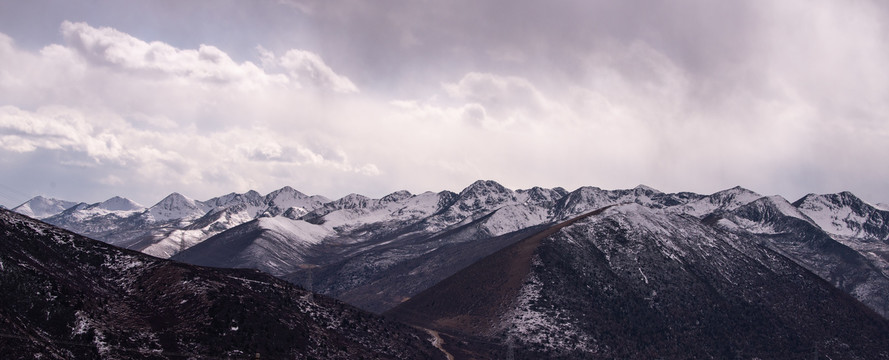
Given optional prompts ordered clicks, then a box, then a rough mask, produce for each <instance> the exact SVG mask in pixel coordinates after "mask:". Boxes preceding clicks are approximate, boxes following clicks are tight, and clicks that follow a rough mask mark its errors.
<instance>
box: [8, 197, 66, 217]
mask: <svg viewBox="0 0 889 360" xmlns="http://www.w3.org/2000/svg"><path fill="white" fill-rule="evenodd" d="M74 205H77V203H76V202H73V201H66V200H59V199H54V198H45V197H43V196H36V197H34V198H33V199H31V200H28V201H26V202H24V203H23V204H21V205H19V206H16V207H14V208H12V211H15V212H17V213H19V214H22V215H25V216H30V217H32V218H35V219H44V218H47V217H50V216H53V215H55V214H58V213H60V212H62V211H65V209H68V208H70V207H72V206H74Z"/></svg>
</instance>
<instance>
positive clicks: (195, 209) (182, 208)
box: [146, 192, 206, 222]
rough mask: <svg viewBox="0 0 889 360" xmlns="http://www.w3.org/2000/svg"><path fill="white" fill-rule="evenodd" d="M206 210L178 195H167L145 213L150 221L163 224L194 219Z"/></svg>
mask: <svg viewBox="0 0 889 360" xmlns="http://www.w3.org/2000/svg"><path fill="white" fill-rule="evenodd" d="M205 213H206V209H205V208H204V207H202V206H201V204H200V203H198V202H197V201H194V200H192V199H190V198H188V197H186V196H184V195H182V194H180V193H175V192H174V193H172V194H170V195H167V197H165V198H164V199H163V200H161V201H160V202H158V203H157V204H155V205H154V206H152V207H151V208H149V209H148V211H147V212H146V215H147V216H148V218H149V220H150V221H156V222H164V221H169V220H174V219H188V220H192V219H196V218H198V217H201V216H203V215H204V214H205Z"/></svg>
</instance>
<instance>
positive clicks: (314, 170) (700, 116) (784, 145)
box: [0, 0, 889, 203]
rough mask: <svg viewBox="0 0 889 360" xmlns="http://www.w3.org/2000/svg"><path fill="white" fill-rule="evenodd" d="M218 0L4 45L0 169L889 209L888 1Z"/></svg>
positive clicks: (130, 180)
mask: <svg viewBox="0 0 889 360" xmlns="http://www.w3.org/2000/svg"><path fill="white" fill-rule="evenodd" d="M216 5H217V4H215V3H210V2H207V3H201V2H200V1H198V2H189V4H188V5H177V4H164V5H157V4H156V3H146V5H145V6H143V7H142V8H141V9H143V10H144V11H146V13H148V14H149V15H150V14H164V15H166V16H155V17H151V16H142V15H143V14H139V15H140V16H133V14H132V13H129V16H121V15H126V13H125V11H126V10H125V9H122V8H118V9H117V10H116V11H118V12H121V13H118V12H115V13H113V14H112V13H109V14H107V15H109V16H105V17H102V16H98V15H92V14H83V16H78V17H77V18H83V19H84V20H85V21H87V22H85V23H75V22H64V23H62V26H61V32H62V37H61V40H60V43H59V44H49V45H46V43H45V42H38V43H36V45H34V44H35V42H34V41H33V40H31V41H29V40H28V39H20V36H18V35H16V36H15V40H20V41H22V42H23V43H28V44H31V45H28V46H25V45H22V46H19V45H16V42H14V41H13V38H12V37H10V36H5V35H0V99H2V100H0V101H2V102H0V106H6V107H4V108H3V111H4V114H5V115H4V116H6V117H7V120H6V122H4V123H3V125H2V127H0V139H2V143H0V144H2V146H0V151H2V152H3V155H4V156H5V157H6V158H7V160H6V163H10V162H14V161H19V162H24V161H25V160H23V159H29V161H30V160H32V159H39V160H41V161H47V162H48V163H51V164H54V165H58V166H63V167H64V166H67V167H64V168H65V169H68V170H70V169H73V167H75V166H83V167H86V166H90V169H91V171H95V172H96V173H97V174H96V178H98V179H106V181H105V182H106V183H108V184H112V185H108V186H105V187H102V188H98V187H97V188H96V189H103V190H104V191H109V192H114V194H113V195H117V194H126V193H129V192H144V191H147V190H144V191H143V190H140V188H139V187H140V186H143V187H145V188H149V189H159V188H163V189H165V190H166V191H164V192H170V191H180V192H184V193H189V191H194V193H192V195H191V196H195V197H200V196H204V195H207V196H212V195H218V193H225V192H230V191H245V190H247V189H248V188H250V187H256V188H258V190H260V191H267V190H272V189H273V188H274V187H279V186H283V185H291V186H294V187H297V188H300V189H301V190H304V191H306V192H317V193H322V194H325V195H328V196H336V195H338V194H345V193H350V192H366V193H367V194H368V195H372V196H373V195H382V194H385V193H386V192H388V191H393V190H397V189H400V188H408V189H410V190H412V191H425V190H430V189H451V190H454V189H459V188H460V187H461V186H464V185H466V184H468V183H470V182H471V181H473V180H475V179H478V178H488V179H496V180H499V181H502V182H503V183H504V184H506V185H507V186H511V187H527V186H533V185H543V186H564V187H567V188H572V187H576V186H580V185H596V186H601V187H610V188H617V187H629V186H635V185H636V184H638V183H646V184H648V185H651V186H654V187H658V188H662V190H667V191H684V190H690V191H698V192H707V191H716V190H720V189H722V188H726V187H730V186H734V185H738V184H740V185H744V186H747V187H750V188H753V189H755V190H757V191H759V192H762V193H780V194H782V195H786V196H788V197H794V196H797V195H800V194H801V193H802V192H812V191H814V192H833V191H840V190H852V191H854V192H856V193H859V195H861V196H863V197H865V198H874V197H877V198H876V199H874V200H875V201H882V202H889V200H886V199H882V200H880V198H879V197H881V196H885V194H884V193H885V188H886V187H887V186H889V183H887V180H886V179H889V167H886V166H879V164H876V165H875V162H874V159H882V158H889V147H886V146H884V144H886V143H887V142H889V123H887V122H886V121H885V119H887V118H889V103H887V102H886V101H885V100H886V99H887V98H889V81H887V80H886V79H889V68H886V67H885V65H884V64H885V63H887V62H889V38H887V37H886V36H885V35H884V34H886V33H887V24H889V20H887V19H889V7H887V6H886V5H883V4H882V3H880V2H875V1H868V0H863V1H856V2H852V3H848V4H847V3H837V2H833V1H821V0H816V1H796V0H789V1H782V2H780V3H778V2H765V1H753V2H720V3H714V2H710V1H698V0H689V1H681V2H680V4H678V5H677V4H675V3H651V2H643V1H622V2H614V1H599V0H592V1H586V2H566V1H555V2H548V3H541V2H533V1H515V2H511V3H509V5H508V6H506V5H505V4H504V3H500V2H496V1H495V2H478V1H467V0H457V1H456V2H417V1H392V2H385V3H378V4H373V5H368V4H365V3H363V2H354V1H346V2H330V1H315V0H300V1H296V0H287V1H284V0H280V1H268V2H255V3H250V5H240V4H239V5H231V6H216ZM157 8H162V9H161V10H157ZM209 9H212V12H207V14H213V16H204V17H200V19H202V20H201V21H200V22H197V23H194V22H191V21H190V20H191V18H192V16H190V15H189V14H191V13H189V12H188V11H185V10H189V11H192V12H194V11H196V10H209ZM241 10H245V11H246V12H242V11H241ZM242 13H249V14H265V15H267V16H256V17H255V18H250V16H247V17H243V16H241V15H240V14H242ZM202 14H203V13H202ZM58 16H68V15H67V14H62V15H58ZM142 18H146V19H149V18H150V19H153V20H151V21H148V20H145V21H139V20H140V19H142ZM215 18H219V19H227V20H226V21H225V22H223V21H218V22H217V21H214V19H215ZM230 18H231V19H235V20H237V23H238V24H240V25H242V27H240V28H239V30H238V31H232V30H231V25H230V23H229V22H228V19H230ZM109 19H110V20H109ZM119 19H128V21H123V20H119ZM129 19H135V20H134V21H129ZM294 19H296V20H294ZM297 20H298V21H297ZM60 22H61V20H56V21H55V22H54V25H53V26H57V24H59V23H60ZM0 24H2V25H0V31H2V30H3V29H5V28H6V27H7V26H8V27H10V28H11V27H13V25H14V24H13V23H4V22H0ZM96 24H102V25H106V24H109V26H107V27H102V26H96ZM168 25H170V26H172V27H167V26H168ZM250 25H255V26H250ZM171 28H175V29H180V30H181V31H178V32H177V31H170V30H168V29H171ZM241 29H243V31H241ZM179 33H181V34H179ZM10 34H12V33H10ZM17 34H18V33H17ZM134 34H150V36H156V37H157V38H155V39H148V38H146V35H134ZM233 37H234V38H236V39H232V38H233ZM171 44H178V45H177V46H174V45H171ZM200 44H203V45H200ZM66 116H67V117H66ZM31 118H34V119H31ZM11 119H16V120H15V121H13V120H11ZM20 119H26V120H20ZM22 121H24V122H23V123H22V124H18V123H20V122H22ZM14 123H15V124H14ZM63 163H64V164H68V165H64V164H63ZM59 164H62V165H59ZM47 171H50V170H47ZM72 173H78V172H77V171H72ZM78 174H80V173H78ZM170 174H174V175H170ZM852 174H854V175H852ZM78 176H81V175H78ZM82 176H83V179H81V180H80V181H82V182H83V183H87V182H89V183H90V184H91V183H94V182H95V181H94V180H86V175H82ZM114 179H120V181H117V180H114ZM149 181H156V182H158V183H164V184H167V185H164V186H165V187H164V186H161V185H157V184H153V183H150V182H149ZM21 183H22V184H27V182H25V181H23V182H21ZM208 184H209V185H208ZM28 186H30V185H28ZM35 191H36V190H35ZM96 191H99V190H96ZM152 191H154V190H152ZM156 191H160V190H156ZM160 195H161V196H162V195H165V194H160ZM137 200H139V201H141V202H145V203H149V202H151V201H154V200H156V199H153V198H147V199H146V198H142V199H137Z"/></svg>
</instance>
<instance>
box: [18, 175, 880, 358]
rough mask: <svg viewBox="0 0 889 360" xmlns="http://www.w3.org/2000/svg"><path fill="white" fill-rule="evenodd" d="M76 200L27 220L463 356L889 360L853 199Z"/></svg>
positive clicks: (274, 196) (525, 193) (866, 231)
mask: <svg viewBox="0 0 889 360" xmlns="http://www.w3.org/2000/svg"><path fill="white" fill-rule="evenodd" d="M58 204H63V205H58ZM64 204H65V203H64V202H61V201H59V200H53V199H45V198H35V199H32V200H31V201H29V202H26V203H25V204H22V205H21V206H19V207H16V208H15V209H13V210H15V211H20V212H22V213H26V212H27V211H32V212H33V213H32V214H33V215H34V216H35V217H37V215H38V214H40V215H43V217H42V219H43V220H44V221H46V222H48V223H51V224H56V225H58V226H61V227H64V228H67V229H70V230H72V231H74V232H77V233H80V234H83V235H87V236H90V237H94V238H97V239H100V240H102V241H105V242H108V243H110V244H114V245H117V246H121V247H126V248H129V249H133V250H139V251H142V252H145V253H147V254H151V255H155V256H159V257H164V258H171V259H172V260H177V261H181V262H185V263H190V264H195V265H202V266H213V267H218V268H251V269H256V270H261V271H263V272H266V273H269V274H271V275H274V276H276V277H278V278H281V279H283V280H286V281H288V282H290V283H293V284H297V285H299V286H301V287H303V288H306V289H309V290H311V291H314V292H317V293H320V294H324V295H328V296H331V297H333V298H336V299H339V300H341V301H344V302H346V303H349V304H352V305H356V306H358V307H359V308H362V309H364V310H367V311H370V312H374V313H383V314H385V315H386V316H387V317H390V318H392V319H396V320H399V321H402V322H405V323H409V324H412V325H415V326H419V327H422V328H427V329H434V330H437V331H439V332H440V336H441V337H440V339H442V340H443V341H444V345H443V346H444V348H446V349H448V351H450V353H451V354H454V355H455V356H457V357H458V358H461V357H465V358H503V357H504V356H503V355H504V354H505V353H504V351H509V352H510V356H513V357H515V358H523V357H524V358H536V357H562V358H588V357H606V358H608V357H619V358H650V357H658V356H661V357H664V358H687V357H710V358H713V357H716V358H726V357H739V356H740V357H765V358H770V357H776V356H777V357H781V358H810V357H811V356H812V354H815V356H817V354H819V353H821V354H829V355H828V356H830V357H832V358H886V357H889V353H887V351H889V349H887V346H886V345H885V344H889V342H887V341H886V334H889V331H886V329H887V327H886V326H887V325H886V323H887V320H886V317H887V316H889V276H887V274H889V211H887V210H885V208H884V207H883V206H882V205H872V204H869V203H867V202H865V201H863V200H861V199H859V198H857V197H856V196H855V195H853V194H851V193H848V192H843V193H838V194H825V195H816V194H809V195H806V196H804V197H803V198H801V199H798V200H797V201H794V202H789V201H787V200H786V199H784V198H782V197H780V196H761V195H759V194H757V193H755V192H753V191H750V190H747V189H744V188H741V187H735V188H731V189H727V190H723V191H719V192H716V193H713V194H709V195H703V194H695V193H690V192H681V193H663V192H660V191H658V190H656V189H652V188H650V187H646V186H641V185H640V186H638V187H636V188H633V189H625V190H603V189H600V188H596V187H581V188H578V189H576V190H574V191H567V190H565V189H563V188H552V189H546V188H540V187H534V188H531V189H527V190H511V189H508V188H506V187H503V186H502V185H500V184H498V183H496V182H494V181H477V182H475V183H473V184H471V185H470V186H468V187H466V188H465V189H463V190H462V191H460V192H459V193H456V192H451V191H441V192H426V193H421V194H411V193H409V192H407V191H399V192H395V193H392V194H389V195H387V196H384V197H382V198H379V199H372V198H368V197H365V196H362V195H358V194H351V195H348V196H345V197H343V198H341V199H337V200H333V201H331V200H329V199H326V198H324V197H321V196H307V195H304V194H302V193H300V192H298V191H296V190H294V189H292V188H289V187H285V188H283V189H281V190H278V191H275V192H272V193H270V194H268V195H265V196H263V195H261V194H259V193H257V192H254V191H251V192H247V193H244V194H234V193H233V194H229V195H225V196H221V197H217V198H213V199H210V200H207V201H195V200H192V199H189V198H187V197H184V196H182V195H179V194H175V193H174V194H171V195H170V196H168V197H166V198H165V199H163V200H162V201H161V202H159V203H158V204H155V205H154V206H152V207H149V208H145V207H142V206H140V205H138V204H135V203H132V202H131V201H128V200H126V199H123V198H112V199H110V200H109V201H106V202H102V203H98V204H91V205H90V204H82V203H80V204H75V205H72V206H69V207H68V208H65V209H63V210H58V209H59V208H60V207H64ZM69 204H70V203H69ZM35 209H36V210H35ZM729 329H734V330H731V331H729ZM880 334H883V335H880ZM767 339H768V341H767ZM439 345H441V344H439Z"/></svg>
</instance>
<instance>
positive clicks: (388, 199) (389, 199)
mask: <svg viewBox="0 0 889 360" xmlns="http://www.w3.org/2000/svg"><path fill="white" fill-rule="evenodd" d="M411 196H413V195H412V194H411V193H410V192H409V191H407V190H400V191H396V192H394V193H391V194H389V195H386V196H383V198H382V199H380V203H384V204H385V203H393V202H399V201H402V200H404V199H407V198H410V197H411Z"/></svg>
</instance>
